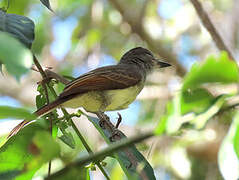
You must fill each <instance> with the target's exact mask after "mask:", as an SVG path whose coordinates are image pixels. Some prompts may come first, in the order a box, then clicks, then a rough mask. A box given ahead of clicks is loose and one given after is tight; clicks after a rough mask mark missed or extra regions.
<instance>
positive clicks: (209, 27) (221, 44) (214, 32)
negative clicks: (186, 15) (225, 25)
mask: <svg viewBox="0 0 239 180" xmlns="http://www.w3.org/2000/svg"><path fill="white" fill-rule="evenodd" d="M190 1H191V2H192V4H193V6H194V8H195V10H196V12H197V14H198V16H199V18H200V19H201V21H202V24H203V25H204V27H205V28H206V29H207V30H208V32H209V34H210V35H211V37H212V39H213V41H214V42H215V44H216V46H217V48H218V49H219V50H220V51H226V52H227V53H228V55H229V57H230V59H231V60H235V58H234V57H233V55H232V53H231V51H230V50H229V48H228V47H227V46H226V44H225V43H224V41H223V40H222V37H221V36H220V34H219V33H218V31H217V29H216V28H215V26H214V25H213V23H212V21H211V20H210V18H209V16H208V14H207V12H206V11H205V10H204V9H203V7H202V4H201V3H200V2H199V1H198V0H190Z"/></svg>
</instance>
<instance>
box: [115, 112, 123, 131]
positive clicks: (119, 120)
mask: <svg viewBox="0 0 239 180" xmlns="http://www.w3.org/2000/svg"><path fill="white" fill-rule="evenodd" d="M117 114H118V116H119V117H118V120H117V123H116V125H115V128H116V129H118V127H119V125H120V123H121V121H122V116H121V114H120V113H119V112H118V113H117Z"/></svg>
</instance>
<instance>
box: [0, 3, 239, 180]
mask: <svg viewBox="0 0 239 180" xmlns="http://www.w3.org/2000/svg"><path fill="white" fill-rule="evenodd" d="M116 2H118V4H117V3H116ZM201 2H202V3H203V5H204V8H205V9H206V11H207V12H209V13H210V17H211V18H212V20H213V21H215V24H217V28H218V29H219V32H220V33H221V34H222V35H223V39H225V40H226V44H229V46H230V47H231V48H232V50H233V51H234V52H235V57H238V47H239V44H238V42H239V40H238V39H239V36H238V32H239V29H238V27H239V26H238V10H237V8H235V7H237V6H238V1H232V0H227V1H226V0H213V1H209V0H201ZM7 4H8V1H7V0H0V7H1V8H2V9H1V10H0V31H1V32H0V65H1V66H2V64H4V66H5V67H6V70H7V71H8V73H9V74H10V75H11V76H14V77H15V78H16V79H18V80H23V81H19V86H20V85H21V84H23V83H22V82H25V80H26V81H29V82H30V83H31V84H30V86H34V84H35V83H36V79H34V76H33V75H32V74H31V73H28V74H26V73H27V72H28V70H29V67H30V66H31V64H32V58H31V53H30V50H29V49H27V48H26V47H28V48H30V47H31V45H32V48H31V50H32V52H33V53H34V54H36V55H37V56H39V60H40V61H41V63H42V64H43V65H46V66H48V65H49V66H52V67H54V71H58V72H60V74H62V75H66V76H73V77H76V76H77V75H79V74H82V73H84V72H86V71H88V70H90V69H93V68H96V67H98V66H102V65H108V64H112V63H113V62H114V61H118V60H119V59H120V57H121V56H122V54H123V53H124V52H125V51H127V50H128V49H130V48H133V47H135V46H144V47H148V48H150V49H151V50H152V51H154V53H155V54H156V56H158V55H159V56H162V54H163V53H165V52H168V53H169V54H167V55H171V56H173V57H175V58H176V60H177V62H178V63H179V64H180V65H182V66H183V68H185V69H186V70H187V71H188V73H187V74H186V76H185V77H184V78H183V77H182V76H181V74H180V75H179V74H178V73H177V71H174V69H177V67H178V64H175V63H173V68H171V69H169V70H168V71H164V72H163V73H160V74H157V73H156V74H153V75H152V78H151V77H150V78H149V83H148V84H147V87H146V88H145V89H146V91H145V92H143V93H144V94H145V95H146V96H142V99H140V107H139V108H138V109H140V113H139V114H138V113H136V111H135V112H133V110H131V111H130V112H129V113H130V114H133V115H134V116H135V117H137V118H136V119H137V122H134V123H132V122H129V121H131V119H130V118H129V117H128V115H129V114H127V113H126V112H122V116H123V117H125V118H123V126H122V127H120V128H121V129H122V130H123V131H127V133H128V131H131V132H132V134H140V133H141V131H143V130H144V129H149V128H152V127H153V128H155V127H156V126H157V127H156V129H155V132H156V133H157V135H158V137H157V138H156V139H155V140H152V141H150V140H149V141H146V142H145V143H146V144H147V145H145V146H143V147H144V148H141V150H143V151H144V152H143V154H144V157H141V154H140V157H139V156H137V155H135V156H133V157H134V158H136V159H137V158H139V161H141V160H147V161H149V162H150V164H151V166H152V167H153V171H154V173H155V176H156V179H162V180H164V179H192V180H194V179H212V180H213V179H222V178H224V179H227V180H233V179H238V178H239V170H238V169H239V164H238V159H239V158H238V157H239V156H238V154H239V144H238V142H239V139H238V138H239V128H238V112H237V105H238V99H237V98H238V97H237V96H238V89H237V86H238V85H237V83H238V66H237V64H236V63H235V62H233V61H231V60H230V59H228V57H227V54H226V52H221V53H220V54H219V53H217V50H216V48H215V46H214V42H213V41H212V39H211V37H210V36H209V35H208V33H207V32H206V30H205V28H203V27H202V26H200V25H199V24H200V22H199V18H198V16H197V15H196V13H195V11H194V9H193V7H192V5H191V3H190V1H186V0H161V1H150V0H132V1H126V0H109V1H105V0H94V1H93V0H80V1H75V0H61V1H55V0H40V1H39V0H35V1H30V0H21V1H19V0H9V8H7V6H8V5H7ZM49 9H50V10H51V9H52V10H53V12H54V13H53V12H52V11H49ZM5 11H6V12H5ZM129 17H133V18H129ZM132 19H133V21H132ZM33 22H34V24H35V25H34V24H33ZM34 29H35V30H34ZM2 31H3V32H5V33H3V32H2ZM34 31H35V33H34ZM6 32H7V33H10V34H12V35H14V37H15V38H17V39H18V40H20V42H21V43H23V44H20V43H19V41H17V40H16V39H13V38H12V37H9V34H6ZM34 35H35V40H34ZM158 46H159V47H161V46H162V47H164V48H165V49H163V50H161V51H159V50H158V49H157V48H155V47H158ZM208 54H213V55H211V56H208ZM217 54H219V55H217ZM163 57H164V60H165V61H168V60H170V59H167V58H165V56H163ZM206 57H207V58H206ZM1 69H2V68H1ZM3 70H4V68H3ZM20 78H21V79H20ZM23 85H24V86H26V85H25V84H23ZM28 85H29V84H28ZM51 85H52V86H54V87H55V88H56V91H57V93H59V92H61V91H62V89H63V87H64V86H63V85H62V84H58V83H56V82H51ZM0 86H1V84H0ZM150 87H152V88H154V90H155V91H150ZM159 87H160V88H161V87H162V89H159V90H157V88H159ZM147 88H149V89H147ZM164 89H166V90H164ZM147 90H148V91H147ZM9 91H14V90H12V89H11V88H9ZM25 91H26V90H25ZM0 93H2V92H1V91H0ZM14 93H15V92H14ZM16 93H18V92H16ZM38 93H39V94H38V95H37V96H36V101H35V102H36V106H37V107H38V108H39V107H41V106H42V105H44V104H46V96H45V91H44V89H43V88H42V87H41V86H39V87H38ZM147 93H148V94H147ZM9 94H10V95H11V93H9ZM9 94H8V95H9ZM28 94H31V93H29V92H28V91H26V92H25V95H26V96H27V95H28ZM49 95H50V100H53V99H54V98H55V97H54V96H53V95H52V94H51V93H50V92H49ZM20 96H24V95H23V94H21V95H20ZM14 97H15V96H14ZM19 99H20V98H19ZM33 99H34V98H33ZM23 105H24V104H23ZM129 109H130V108H129ZM78 115H79V114H78ZM124 115H125V116H124ZM53 116H54V119H55V122H54V124H55V125H53V127H54V128H53V129H54V130H53V132H52V134H54V135H53V137H54V138H55V137H56V136H57V137H60V138H55V139H54V138H51V137H50V134H49V133H48V132H47V131H46V129H47V127H48V126H46V124H44V123H45V121H43V122H42V123H41V124H40V123H32V124H31V125H29V126H28V127H26V128H24V129H23V130H22V131H21V132H20V133H19V134H18V135H17V136H14V137H12V138H11V139H10V140H9V141H7V142H6V139H5V136H3V137H1V138H0V141H1V142H0V144H1V145H2V147H1V149H0V151H1V152H0V179H13V178H14V177H17V179H31V178H32V177H33V175H34V174H35V177H37V178H39V176H41V177H43V176H46V173H47V170H46V169H47V168H46V169H44V170H42V169H40V168H41V167H43V166H44V165H45V166H46V163H47V162H48V161H49V160H51V159H53V158H56V157H57V159H58V160H59V161H60V163H59V162H57V163H53V168H54V167H56V168H55V169H54V170H58V169H60V168H62V167H63V166H64V165H65V164H68V163H70V162H72V161H74V160H76V159H78V158H79V157H82V156H83V155H86V151H85V150H84V148H83V146H82V143H81V141H80V140H79V138H77V137H78V136H77V134H76V133H75V132H74V131H73V130H72V128H69V126H71V123H70V122H69V121H68V120H67V119H62V118H61V117H59V116H58V114H57V112H56V111H54V113H53ZM82 116H84V115H82ZM0 117H1V118H13V119H17V118H28V119H32V118H34V117H32V115H31V114H30V113H29V112H28V111H27V110H25V109H24V108H13V107H9V106H1V107H0ZM43 119H46V120H47V119H49V116H48V115H46V116H44V117H43ZM90 121H91V122H93V124H94V125H95V126H97V122H96V121H94V119H93V120H92V119H90ZM127 121H128V122H127ZM39 122H41V121H39ZM158 122H159V123H158ZM79 123H81V122H79ZM47 124H48V123H47ZM156 124H157V125H156ZM48 125H49V124H48ZM81 125H82V132H83V133H84V135H85V137H87V138H86V139H87V142H88V143H89V144H90V146H91V147H92V148H93V150H94V151H98V149H99V147H101V146H104V142H102V140H99V137H98V136H99V135H98V134H97V135H96V134H94V133H95V132H94V128H89V127H88V126H85V125H84V124H83V123H82V124H81ZM132 126H133V129H132ZM58 128H59V130H58ZM96 129H97V130H98V131H99V132H100V133H101V135H100V137H101V138H100V139H102V137H103V138H105V140H106V142H107V137H108V136H107V134H104V132H101V128H100V127H98V126H97V127H96ZM128 129H130V130H128ZM34 131H35V132H34ZM43 137H44V139H43ZM5 142H6V143H5ZM4 143H5V144H4ZM107 143H110V142H107ZM3 144H4V145H3ZM140 147H142V145H141V146H139V148H140ZM131 150H132V151H133V152H134V153H136V154H137V153H139V152H138V151H137V150H135V149H134V147H133V148H132V149H131ZM120 153H121V154H120ZM120 153H119V154H120V155H122V157H123V158H122V157H119V156H118V157H117V158H118V161H120V159H121V161H123V160H125V161H126V160H127V153H124V152H123V151H122V152H120ZM17 154H18V156H17ZM125 156H126V157H125ZM117 158H116V159H117ZM109 159H110V160H109ZM105 160H106V161H107V165H106V167H104V168H105V169H106V170H107V172H108V174H110V176H111V177H112V179H126V177H125V173H126V171H128V169H126V168H125V169H123V170H124V171H123V170H122V167H123V165H125V164H126V163H121V164H120V165H121V167H120V166H119V164H117V163H116V162H117V161H116V160H115V159H113V158H106V159H105ZM6 162H7V164H6ZM53 162H54V161H53ZM122 164H123V165H122ZM137 168H139V167H136V166H134V165H133V166H132V167H131V169H133V171H135V169H136V170H137ZM39 169H40V170H39ZM129 169H130V168H129ZM131 169H130V170H131ZM78 171H81V172H82V177H79V176H77V174H78V175H79V172H78ZM35 172H37V173H35ZM97 172H98V169H97V171H93V170H92V169H90V168H88V169H87V168H85V167H83V168H82V167H80V168H79V169H72V172H70V174H65V175H66V176H68V177H64V176H62V177H61V178H62V179H67V178H68V179H69V178H70V179H72V177H79V178H81V179H82V178H83V179H84V178H85V179H98V178H100V177H99V176H102V175H101V174H100V175H99V173H98V174H97ZM57 179H59V177H57Z"/></svg>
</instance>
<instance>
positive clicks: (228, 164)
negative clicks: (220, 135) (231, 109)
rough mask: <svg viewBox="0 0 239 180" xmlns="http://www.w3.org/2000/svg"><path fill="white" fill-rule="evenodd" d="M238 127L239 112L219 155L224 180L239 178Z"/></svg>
mask: <svg viewBox="0 0 239 180" xmlns="http://www.w3.org/2000/svg"><path fill="white" fill-rule="evenodd" d="M238 127H239V112H237V113H236V114H235V116H234V119H233V122H232V124H231V126H230V129H229V131H228V133H227V135H226V137H225V138H224V140H223V142H222V144H221V147H220V150H219V154H218V161H219V162H218V164H219V169H220V171H221V174H222V176H223V178H224V179H238V178H239V171H238V169H239V161H238V159H239V156H238Z"/></svg>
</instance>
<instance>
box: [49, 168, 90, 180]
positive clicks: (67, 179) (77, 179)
mask: <svg viewBox="0 0 239 180" xmlns="http://www.w3.org/2000/svg"><path fill="white" fill-rule="evenodd" d="M71 179H72V180H73V179H74V180H83V179H87V169H86V168H85V167H82V166H81V167H72V168H71V169H69V170H68V171H66V172H65V173H60V174H54V175H51V176H50V177H47V178H45V180H71Z"/></svg>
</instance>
